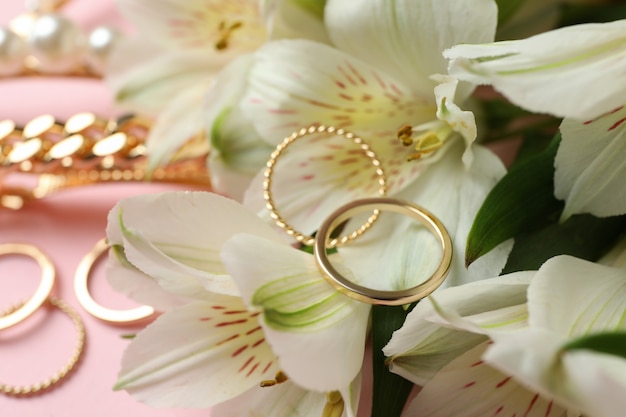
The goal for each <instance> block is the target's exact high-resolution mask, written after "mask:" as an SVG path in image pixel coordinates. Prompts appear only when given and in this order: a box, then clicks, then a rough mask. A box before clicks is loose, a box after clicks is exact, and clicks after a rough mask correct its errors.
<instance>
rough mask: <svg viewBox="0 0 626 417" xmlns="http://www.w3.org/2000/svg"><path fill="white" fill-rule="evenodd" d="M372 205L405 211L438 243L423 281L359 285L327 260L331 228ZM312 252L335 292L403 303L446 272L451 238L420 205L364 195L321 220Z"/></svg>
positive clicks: (364, 299) (378, 302)
mask: <svg viewBox="0 0 626 417" xmlns="http://www.w3.org/2000/svg"><path fill="white" fill-rule="evenodd" d="M372 209H379V210H383V209H386V210H389V211H393V212H396V213H400V214H406V215H408V216H410V217H412V218H414V219H416V220H417V221H419V222H420V223H422V224H423V225H424V226H426V228H427V229H428V230H430V232H431V233H433V234H434V235H435V236H436V237H437V239H438V240H439V242H440V243H441V250H442V257H441V262H439V266H438V267H437V269H436V270H435V272H434V273H433V274H432V275H431V276H430V277H429V278H428V279H427V280H426V281H425V282H423V283H421V284H419V285H417V286H415V287H412V288H408V289H406V290H400V291H381V290H374V289H371V288H367V287H363V286H361V285H358V284H355V283H354V282H352V281H350V280H348V279H346V278H345V277H344V276H343V275H341V274H340V273H339V272H338V271H337V270H336V269H335V268H334V267H333V266H332V265H331V263H330V261H329V259H328V255H327V253H326V249H328V245H327V242H328V238H329V236H330V234H331V233H332V232H333V230H334V229H335V228H336V227H337V226H338V225H340V224H341V223H342V222H344V221H345V220H347V219H349V218H350V217H352V216H354V215H355V214H359V213H362V212H366V211H369V210H372ZM313 255H314V256H315V262H316V263H317V267H318V268H319V270H320V272H321V273H322V275H323V276H324V278H326V280H327V281H328V282H329V283H330V284H331V285H332V286H333V287H334V288H335V289H336V290H337V291H339V292H341V293H342V294H345V295H347V296H348V297H351V298H353V299H355V300H358V301H361V302H364V303H368V304H375V305H389V306H395V305H403V304H409V303H412V302H414V301H417V300H420V299H422V298H424V297H426V296H428V295H429V294H430V293H432V292H433V291H434V290H436V289H437V288H438V287H439V286H440V285H441V283H442V282H443V280H444V279H445V278H446V276H447V275H448V272H449V270H450V265H451V263H452V240H451V239H450V235H449V234H448V232H447V230H446V228H445V227H444V225H443V224H442V223H441V221H439V219H437V218H436V217H435V216H433V215H432V214H431V213H430V212H428V211H427V210H425V209H423V208H422V207H420V206H417V205H415V204H411V203H409V202H407V201H403V200H398V199H394V198H366V199H361V200H356V201H353V202H350V203H348V204H346V205H344V206H342V207H340V208H339V209H337V210H336V211H335V212H334V213H332V214H331V215H330V216H329V217H328V218H327V219H326V220H325V221H324V223H323V224H322V226H321V227H320V229H319V230H318V234H317V235H316V237H315V245H314V246H313Z"/></svg>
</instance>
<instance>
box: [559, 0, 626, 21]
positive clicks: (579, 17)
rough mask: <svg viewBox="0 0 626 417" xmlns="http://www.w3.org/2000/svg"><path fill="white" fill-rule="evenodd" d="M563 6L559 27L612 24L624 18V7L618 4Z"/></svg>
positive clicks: (625, 16)
mask: <svg viewBox="0 0 626 417" xmlns="http://www.w3.org/2000/svg"><path fill="white" fill-rule="evenodd" d="M615 3H616V4H564V5H562V6H561V20H560V22H559V26H570V25H577V24H581V23H603V22H612V21H615V20H620V19H624V18H626V5H624V4H618V3H620V2H615Z"/></svg>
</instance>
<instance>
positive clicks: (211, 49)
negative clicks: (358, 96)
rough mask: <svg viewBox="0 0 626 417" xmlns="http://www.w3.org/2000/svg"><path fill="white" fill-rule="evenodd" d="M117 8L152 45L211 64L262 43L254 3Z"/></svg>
mask: <svg viewBox="0 0 626 417" xmlns="http://www.w3.org/2000/svg"><path fill="white" fill-rule="evenodd" d="M118 4H119V8H120V11H121V12H122V14H123V15H124V17H126V18H127V19H128V20H129V21H130V22H132V24H133V25H134V26H135V27H136V28H137V29H138V30H139V31H140V32H143V33H145V34H149V35H150V36H151V37H152V38H153V39H154V40H155V41H157V42H159V43H161V44H163V45H165V46H167V47H169V48H172V49H183V50H184V49H188V50H199V51H198V53H202V54H205V55H207V56H209V57H210V58H211V59H214V60H217V59H220V58H221V57H222V56H230V55H232V52H237V51H250V50H253V49H255V48H256V46H258V45H259V44H260V43H262V42H263V40H264V39H265V28H264V27H263V24H262V22H261V19H260V15H259V9H258V4H257V2H256V1H255V0H236V1H233V0H186V1H183V2H181V1H177V0H152V1H150V2H145V1H141V0H120V1H119V2H118ZM235 23H239V25H240V27H239V28H237V29H234V30H232V31H231V32H230V36H228V37H227V38H226V39H227V44H226V45H221V46H222V47H220V45H219V44H220V41H221V40H222V39H223V35H224V34H225V30H228V28H230V27H231V26H232V25H233V24H235ZM223 46H225V48H223ZM231 51H232V52H231Z"/></svg>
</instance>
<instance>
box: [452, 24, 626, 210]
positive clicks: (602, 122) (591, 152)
mask: <svg viewBox="0 0 626 417" xmlns="http://www.w3.org/2000/svg"><path fill="white" fill-rule="evenodd" d="M625 32H626V20H619V21H615V22H610V23H602V24H583V25H576V26H570V27H565V28H561V29H557V30H553V31H550V32H546V33H543V34H540V35H536V36H533V37H530V38H527V39H523V40H519V41H504V42H497V43H492V44H482V45H458V46H455V47H453V48H451V49H449V50H447V51H446V52H445V56H446V57H448V58H450V60H451V61H450V73H451V74H452V75H454V76H456V77H458V78H459V79H462V80H469V81H471V82H474V83H477V84H493V86H494V87H495V88H496V89H497V90H498V91H500V92H501V93H502V94H504V95H505V96H506V97H507V98H508V99H509V100H511V102H513V103H515V104H517V105H519V106H521V107H524V108H526V109H529V110H532V111H536V112H545V113H551V114H553V115H556V116H559V117H565V120H564V122H563V124H562V126H561V131H562V134H563V140H562V143H561V146H560V148H559V151H558V153H557V157H556V161H555V166H556V173H555V194H556V196H557V197H558V198H560V199H564V200H565V201H566V205H565V210H564V212H563V215H562V217H563V218H564V219H565V218H567V217H569V216H571V215H572V214H577V213H591V214H594V215H596V216H600V217H604V216H614V215H620V214H624V213H626V189H625V188H624V187H623V181H622V177H623V175H622V174H623V172H624V169H626V140H625V139H624V132H625V129H626V127H625V126H626V124H624V123H623V122H624V120H626V110H624V104H625V102H626V100H625V99H624V93H625V92H626V80H625V79H624V77H623V73H624V71H625V70H626V42H625V40H626V36H625V35H624V33H625Z"/></svg>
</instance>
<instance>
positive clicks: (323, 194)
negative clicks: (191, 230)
mask: <svg viewBox="0 0 626 417" xmlns="http://www.w3.org/2000/svg"><path fill="white" fill-rule="evenodd" d="M496 14H497V9H496V5H495V2H493V1H491V0H471V1H465V2H462V4H460V3H459V2H454V1H441V0H437V1H433V0H419V1H400V2H394V3H389V2H388V1H386V0H364V1H361V0H359V1H350V2H347V1H341V0H339V1H336V0H330V1H328V2H327V3H326V8H325V13H324V19H325V24H326V28H327V30H328V33H329V36H330V39H331V41H332V46H331V45H327V44H322V43H316V42H312V41H306V40H282V41H276V42H270V43H268V44H266V45H265V46H263V47H262V48H261V49H260V50H259V51H257V52H256V53H255V54H254V55H253V57H252V60H251V62H250V63H249V64H248V65H249V67H248V68H249V69H248V72H247V73H246V74H247V81H246V84H247V86H245V87H244V92H243V93H242V97H243V98H242V99H241V101H240V105H239V106H235V107H234V108H235V109H237V110H236V111H237V112H239V113H240V114H241V116H240V117H239V118H238V120H239V123H238V124H237V125H238V126H244V125H245V126H247V129H248V130H247V131H248V132H252V133H255V132H256V134H257V136H260V137H261V138H262V139H263V140H264V141H266V143H268V144H270V145H274V146H275V145H276V144H278V143H279V142H280V141H281V140H282V139H283V138H284V137H285V136H288V135H289V134H291V133H292V132H293V131H294V130H297V129H300V128H301V127H304V126H308V125H313V124H323V125H332V126H336V127H340V128H345V129H346V130H349V131H352V132H354V133H356V134H358V135H359V136H361V137H362V138H363V140H365V141H366V142H367V143H368V144H369V145H370V146H371V147H372V149H373V150H374V151H375V152H376V154H377V156H378V158H379V159H380V160H381V163H382V166H383V168H385V170H386V175H387V177H388V180H389V181H388V186H389V193H388V194H389V195H392V196H394V197H399V198H404V199H406V200H409V201H414V202H417V203H418V204H421V205H423V206H424V207H426V208H427V209H429V210H430V211H432V212H433V213H434V214H435V215H436V216H437V217H439V218H440V219H441V220H442V221H443V223H444V224H445V225H446V227H448V230H449V231H450V233H451V235H452V236H453V237H454V239H455V251H456V252H457V253H458V254H461V253H463V252H464V248H465V240H466V236H467V233H468V231H469V228H470V226H471V222H472V219H473V217H474V215H475V213H476V211H477V210H478V207H479V206H480V205H481V203H482V201H483V199H484V197H485V196H486V194H487V193H488V192H489V190H490V189H491V188H492V186H493V185H494V184H495V182H497V180H498V179H499V178H500V177H501V176H502V175H503V174H504V172H505V171H504V168H503V166H502V164H501V163H500V161H499V160H498V158H497V157H496V156H495V155H493V154H492V153H491V152H490V151H488V150H486V149H485V148H482V147H480V146H478V145H471V144H472V142H473V141H474V139H475V137H476V127H475V123H474V117H473V114H472V113H471V112H468V111H463V110H461V108H459V106H458V105H457V104H455V103H458V102H461V101H463V100H465V99H466V98H467V97H468V95H469V93H470V92H471V86H468V85H460V84H459V83H458V82H457V80H456V79H454V78H452V77H446V76H438V77H436V79H432V78H431V76H432V75H433V74H437V73H444V72H445V71H446V62H445V60H444V59H443V57H442V56H441V52H442V50H443V49H445V48H446V47H449V46H452V45H453V44H455V43H458V42H467V41H470V40H475V41H478V40H479V39H484V40H491V39H493V34H494V31H495V26H496ZM433 91H434V93H433ZM404 124H410V125H411V126H413V128H412V129H411V128H410V129H409V131H411V130H412V136H413V138H412V139H413V141H414V144H413V145H412V146H410V147H405V146H403V145H402V143H401V141H400V140H399V139H398V129H399V128H400V127H402V126H403V125H404ZM410 135H411V132H409V136H410ZM222 139H223V141H224V143H229V142H230V138H228V137H224V138H222ZM233 140H235V139H234V138H233ZM416 154H417V155H419V157H420V159H419V160H417V159H416V160H412V161H407V158H409V157H411V156H412V155H413V157H414V159H415V158H417V157H416V156H415V155H416ZM462 161H463V162H462ZM258 168H261V166H259V167H258ZM373 178H374V177H373V169H372V166H371V165H370V164H369V161H368V160H367V158H365V157H364V156H363V155H362V154H361V153H360V152H359V150H358V148H356V147H355V146H354V144H352V143H350V141H349V140H346V139H345V138H340V137H327V136H319V135H313V136H309V137H306V138H302V139H300V140H299V141H298V143H295V144H294V145H293V146H292V147H291V148H290V149H288V150H287V151H286V152H285V153H283V155H282V156H281V158H280V160H279V161H278V162H277V164H276V169H275V171H274V178H273V187H272V192H273V196H274V200H275V202H276V206H277V207H278V209H279V211H280V213H281V214H282V216H283V217H284V218H285V219H287V220H288V222H289V223H290V224H291V225H292V226H294V227H295V228H296V229H298V230H300V231H302V232H303V233H307V234H310V233H313V232H314V231H315V230H316V229H317V228H318V227H319V226H320V224H321V222H322V220H323V219H324V218H325V217H326V216H327V215H328V214H329V213H330V212H331V211H332V210H334V209H336V208H337V207H339V206H340V205H342V204H343V203H346V202H348V201H352V200H354V199H356V198H359V197H365V196H374V195H376V189H377V183H376V182H375V181H374V180H373ZM262 180H263V175H262V172H261V173H259V174H258V176H257V177H256V178H255V179H254V180H253V181H252V183H251V185H250V187H249V189H248V191H247V193H246V196H245V198H244V202H245V205H246V206H247V207H250V208H251V209H253V210H255V211H257V212H258V213H259V215H260V216H261V217H262V218H265V219H267V220H268V221H271V220H270V218H269V213H268V211H267V210H266V208H265V202H264V201H263V196H262V194H263V193H262V187H261V182H262ZM400 218H401V217H400V216H398V217H397V218H391V219H390V220H383V219H381V220H380V222H381V223H382V224H385V225H386V226H385V227H383V226H380V227H377V228H376V229H372V231H371V232H367V233H366V234H365V235H364V237H363V238H362V239H361V238H360V239H358V241H356V242H355V243H354V244H350V245H347V246H346V247H345V248H342V250H341V253H342V256H344V257H345V259H346V261H348V259H349V258H350V259H354V258H361V260H360V261H358V262H357V261H354V262H348V263H349V264H350V265H351V268H352V265H354V268H356V269H354V272H355V274H356V275H357V276H360V277H365V276H367V275H370V276H372V279H368V282H376V280H375V279H374V278H373V277H374V276H378V277H380V276H385V277H389V278H388V279H387V280H378V282H377V284H378V285H379V288H381V289H397V288H406V287H407V286H412V285H416V284H417V283H418V281H419V280H420V279H423V278H424V277H425V276H428V273H427V271H429V270H431V269H432V266H433V262H435V263H436V262H437V260H438V254H437V253H435V252H434V249H433V247H432V245H431V243H432V238H431V236H430V235H429V233H428V232H426V231H425V230H423V228H421V227H418V225H415V224H414V223H415V222H414V221H411V220H410V219H408V220H406V221H405V220H404V219H402V220H398V219H400ZM354 227H357V224H356V223H353V224H351V225H349V226H347V229H350V228H354ZM375 230H376V231H375ZM389 235H392V237H391V238H390V236H389ZM406 242H411V243H410V244H405V243H406ZM365 250H366V251H367V253H377V254H381V255H380V256H383V255H382V254H384V256H385V258H384V259H385V260H386V261H385V262H378V259H380V258H378V257H377V256H378V255H377V256H370V257H366V258H367V259H365V258H364V257H363V253H364V251H365ZM503 253H505V251H504V250H502V251H496V252H494V253H493V254H491V255H492V257H491V259H488V258H486V259H483V260H482V263H483V266H485V265H487V266H488V267H489V273H490V274H497V273H498V272H499V268H500V267H501V266H502V262H499V263H498V262H494V261H493V259H500V260H503V259H504V257H503V256H502V255H503ZM416 254H419V255H416ZM479 262H481V261H479ZM473 268H476V269H477V270H478V269H479V268H480V265H476V266H474V265H473ZM461 271H463V272H462V273H461ZM464 272H465V268H464V265H463V261H462V259H461V257H460V256H456V257H455V267H454V268H453V272H452V273H451V274H450V279H449V280H448V281H447V283H446V284H445V285H455V284H458V283H460V282H463V281H465V280H468V279H471V278H467V277H468V275H467V274H465V273H464ZM470 276H472V275H471V274H470ZM482 276H484V274H483V275H482Z"/></svg>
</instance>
